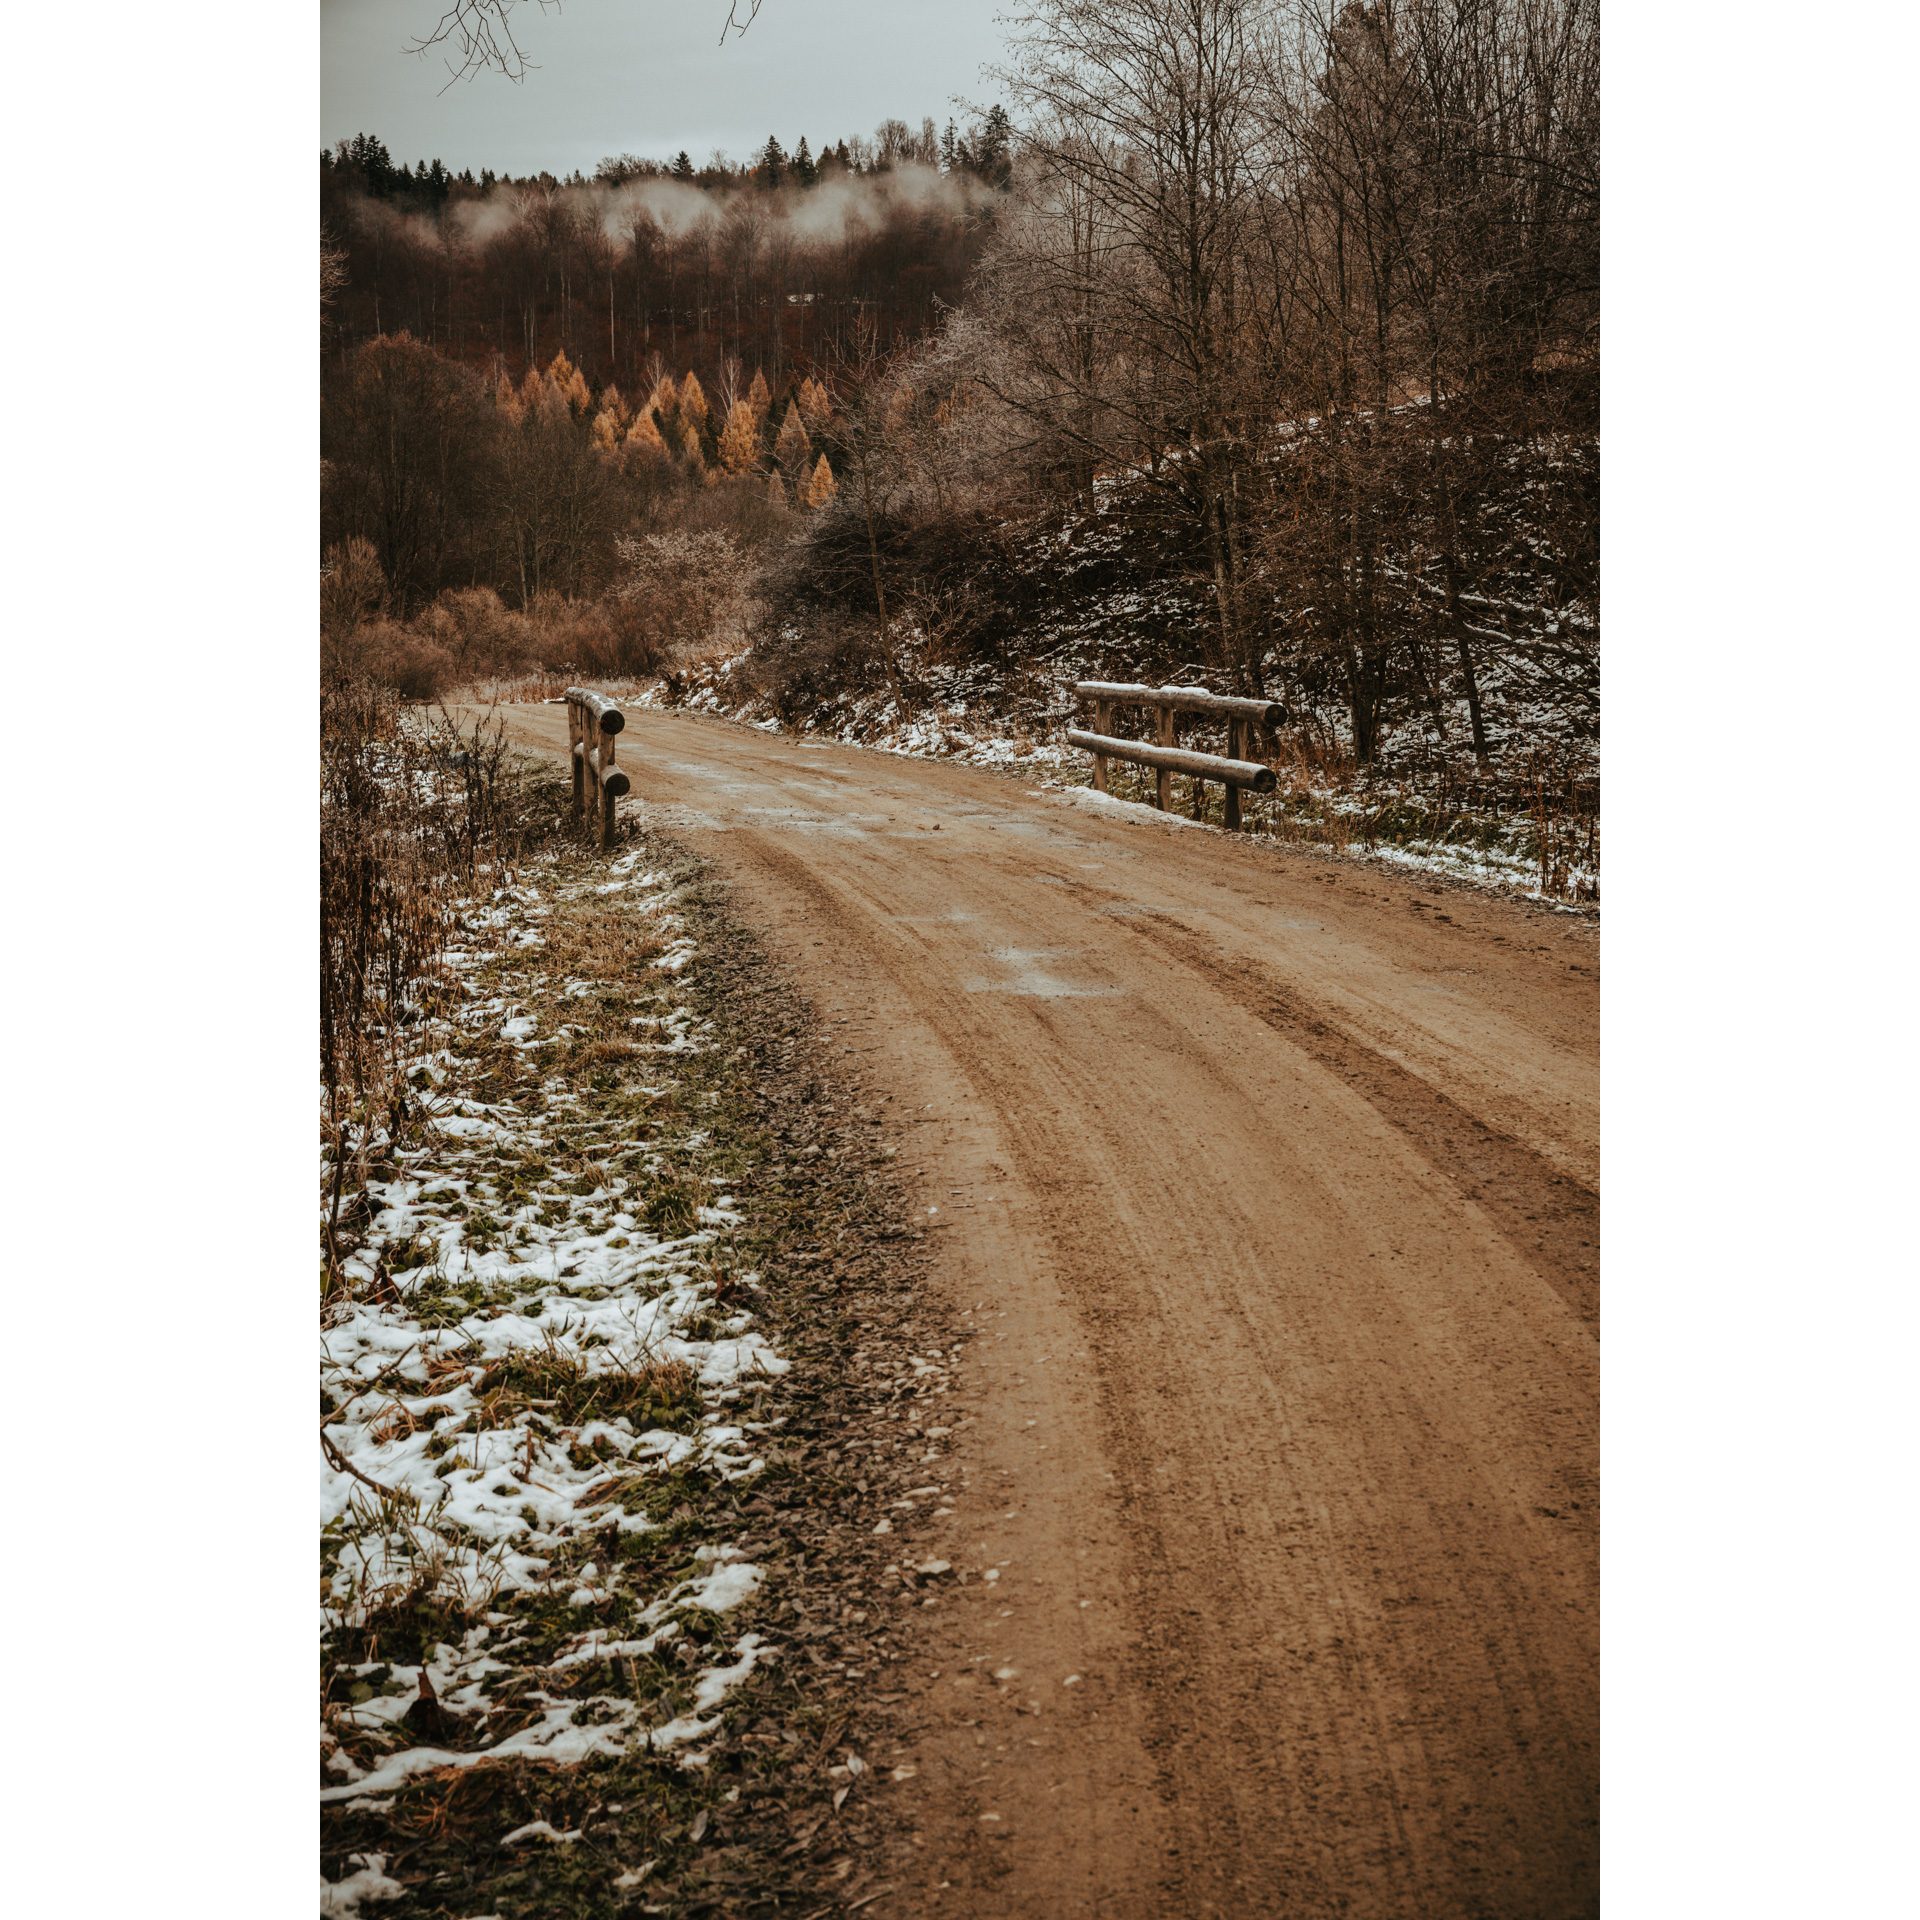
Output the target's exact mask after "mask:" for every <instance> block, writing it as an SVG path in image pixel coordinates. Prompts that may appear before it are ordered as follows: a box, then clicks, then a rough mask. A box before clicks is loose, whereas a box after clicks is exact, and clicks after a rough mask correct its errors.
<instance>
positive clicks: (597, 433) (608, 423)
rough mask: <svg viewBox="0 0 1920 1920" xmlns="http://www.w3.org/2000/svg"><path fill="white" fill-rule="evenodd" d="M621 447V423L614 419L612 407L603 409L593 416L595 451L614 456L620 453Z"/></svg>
mask: <svg viewBox="0 0 1920 1920" xmlns="http://www.w3.org/2000/svg"><path fill="white" fill-rule="evenodd" d="M621 445H622V442H621V437H620V422H619V421H618V420H616V419H615V418H614V417H613V409H612V408H611V407H602V408H601V409H600V411H599V412H598V413H596V414H595V415H594V416H593V450H594V452H595V453H604V454H607V455H609V456H613V455H617V454H618V453H619V451H620V448H621Z"/></svg>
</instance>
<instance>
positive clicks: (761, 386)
mask: <svg viewBox="0 0 1920 1920" xmlns="http://www.w3.org/2000/svg"><path fill="white" fill-rule="evenodd" d="M747 404H748V405H749V406H750V407H752V409H753V417H754V419H755V421H756V422H758V421H761V420H764V419H765V418H766V417H767V409H768V408H769V407H770V406H772V404H773V395H772V394H770V393H769V392H768V391H767V376H766V375H765V374H764V373H762V372H761V371H760V369H759V368H758V367H755V368H754V370H753V385H752V386H750V387H749V388H748V389H747Z"/></svg>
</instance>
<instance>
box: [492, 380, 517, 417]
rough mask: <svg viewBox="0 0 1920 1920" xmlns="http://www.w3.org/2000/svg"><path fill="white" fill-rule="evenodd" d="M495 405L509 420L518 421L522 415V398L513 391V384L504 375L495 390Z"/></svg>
mask: <svg viewBox="0 0 1920 1920" xmlns="http://www.w3.org/2000/svg"><path fill="white" fill-rule="evenodd" d="M493 404H494V405H495V406H496V407H498V408H499V409H500V411H501V412H502V413H504V414H505V415H506V416H507V418H508V419H509V420H516V421H517V420H518V419H519V418H520V414H521V411H522V409H521V406H520V396H519V395H518V394H517V393H515V392H514V390H513V382H512V381H511V380H509V379H508V378H507V376H506V375H505V374H504V373H503V374H502V375H501V376H500V379H499V383H498V384H497V385H496V386H495V387H494V390H493Z"/></svg>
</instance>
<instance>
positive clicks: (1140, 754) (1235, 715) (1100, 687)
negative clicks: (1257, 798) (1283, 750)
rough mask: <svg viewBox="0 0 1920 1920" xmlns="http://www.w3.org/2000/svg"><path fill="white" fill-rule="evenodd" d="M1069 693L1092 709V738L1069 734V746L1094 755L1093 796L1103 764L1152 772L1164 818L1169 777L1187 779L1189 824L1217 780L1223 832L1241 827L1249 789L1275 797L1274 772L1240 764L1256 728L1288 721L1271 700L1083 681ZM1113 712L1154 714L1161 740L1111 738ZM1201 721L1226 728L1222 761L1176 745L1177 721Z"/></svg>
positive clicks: (1103, 776) (1100, 788)
mask: <svg viewBox="0 0 1920 1920" xmlns="http://www.w3.org/2000/svg"><path fill="white" fill-rule="evenodd" d="M1073 690H1074V692H1075V693H1076V694H1077V695H1078V696H1079V697H1080V698H1081V699H1082V700H1091V701H1092V702H1093V724H1094V731H1093V732H1092V733H1081V732H1079V731H1077V730H1076V731H1070V732H1069V733H1068V735H1067V744H1068V745H1069V746H1072V747H1080V748H1082V749H1083V750H1084V751H1086V752H1088V753H1090V754H1092V755H1093V785H1094V791H1095V792H1097V793H1105V792H1106V790H1107V762H1108V760H1109V759H1113V760H1127V761H1131V762H1132V763H1133V764H1134V765H1136V766H1142V767H1152V768H1153V769H1154V770H1155V771H1156V772H1157V773H1158V774H1159V776H1160V778H1159V783H1158V793H1157V796H1156V799H1157V804H1158V806H1159V808H1160V811H1161V812H1162V813H1165V812H1167V811H1168V810H1169V808H1170V807H1171V805H1172V802H1173V776H1174V775H1175V774H1176V773H1185V774H1191V775H1192V776H1193V817H1194V818H1195V819H1196V820H1198V819H1199V818H1200V815H1201V812H1202V809H1203V808H1204V805H1205V800H1206V786H1205V783H1206V782H1207V781H1209V780H1218V781H1219V782H1220V783H1221V785H1222V786H1224V787H1225V788H1226V790H1227V805H1226V824H1227V831H1228V832H1229V833H1233V832H1237V831H1238V830H1239V826H1240V789H1241V788H1242V787H1251V788H1252V789H1253V790H1254V792H1255V793H1271V792H1272V791H1273V786H1274V780H1273V769H1272V768H1271V767H1263V766H1261V765H1260V764H1259V762H1258V761H1255V760H1249V759H1248V758H1246V755H1247V752H1248V750H1249V748H1250V746H1251V744H1252V734H1253V730H1254V728H1255V727H1260V728H1263V729H1265V730H1266V731H1268V732H1271V731H1272V730H1273V729H1274V728H1276V727H1279V726H1282V725H1284V724H1285V722H1286V717H1287V711H1286V709H1285V708H1284V707H1283V706H1281V705H1280V704H1279V703H1278V702H1277V701H1274V700H1245V699H1242V698H1240V697H1239V696H1238V695H1236V694H1230V693H1209V692H1207V690H1206V689H1205V688H1204V687H1146V686H1130V685H1127V684H1125V683H1123V682H1113V681H1106V680H1082V681H1079V682H1077V683H1076V684H1075V686H1074V689H1073ZM1115 707H1152V708H1153V709H1154V711H1155V713H1156V715H1157V716H1158V722H1159V725H1158V731H1159V735H1160V738H1159V740H1158V742H1157V743H1155V744H1153V745H1151V746H1149V745H1146V744H1144V743H1142V742H1140V741H1135V740H1121V739H1117V738H1115V737H1114V733H1113V710H1114V708H1115ZM1183 713H1198V714H1206V715H1209V716H1211V717H1217V718H1222V719H1224V720H1225V721H1226V723H1227V751H1226V755H1225V757H1224V758H1222V757H1221V756H1220V755H1217V754H1211V753H1194V752H1192V751H1190V750H1188V749H1187V748H1184V747H1181V746H1180V745H1179V744H1178V727H1179V720H1178V718H1177V716H1178V715H1180V714H1183Z"/></svg>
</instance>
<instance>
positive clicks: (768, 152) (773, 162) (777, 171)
mask: <svg viewBox="0 0 1920 1920" xmlns="http://www.w3.org/2000/svg"><path fill="white" fill-rule="evenodd" d="M759 166H760V171H761V173H762V174H764V175H765V176H766V182H767V185H768V186H769V187H773V188H778V187H779V186H780V185H781V183H782V182H783V181H784V180H785V179H786V177H787V156H786V155H785V154H784V153H782V152H781V151H780V142H779V141H778V140H776V139H775V138H774V137H773V135H772V134H768V135H767V144H766V145H765V146H764V147H762V148H761V149H760V160H759Z"/></svg>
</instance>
